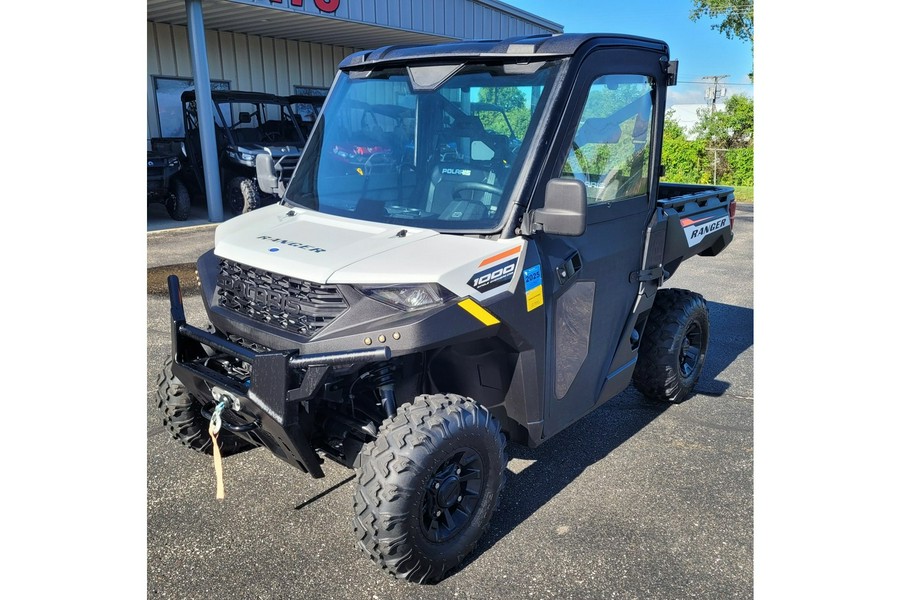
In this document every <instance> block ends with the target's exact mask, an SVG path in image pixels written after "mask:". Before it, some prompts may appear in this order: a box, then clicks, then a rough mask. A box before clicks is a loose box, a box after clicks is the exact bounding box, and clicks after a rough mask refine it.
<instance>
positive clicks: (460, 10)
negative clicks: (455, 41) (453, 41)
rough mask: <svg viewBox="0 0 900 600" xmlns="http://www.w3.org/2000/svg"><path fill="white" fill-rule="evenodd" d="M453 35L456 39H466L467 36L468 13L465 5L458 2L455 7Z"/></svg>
mask: <svg viewBox="0 0 900 600" xmlns="http://www.w3.org/2000/svg"><path fill="white" fill-rule="evenodd" d="M453 9H454V10H453V35H455V36H456V37H465V34H466V13H465V3H464V2H460V1H459V0H457V2H456V5H455V6H454V7H453Z"/></svg>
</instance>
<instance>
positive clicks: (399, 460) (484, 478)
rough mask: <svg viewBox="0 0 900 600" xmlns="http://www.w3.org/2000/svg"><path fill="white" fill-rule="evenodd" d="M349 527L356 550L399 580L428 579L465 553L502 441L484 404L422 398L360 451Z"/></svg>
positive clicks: (498, 476) (493, 488)
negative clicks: (359, 462)
mask: <svg viewBox="0 0 900 600" xmlns="http://www.w3.org/2000/svg"><path fill="white" fill-rule="evenodd" d="M360 457H361V464H360V467H359V468H358V469H357V473H356V493H355V495H354V503H353V504H354V506H353V508H354V515H353V529H354V531H355V533H356V536H357V540H358V543H359V546H360V548H361V549H362V550H363V552H364V553H365V554H367V555H368V556H369V557H370V558H371V559H372V560H373V561H375V563H376V564H377V565H379V566H380V567H381V568H382V569H384V570H386V571H388V572H389V573H391V574H392V575H394V576H395V577H398V578H400V579H408V580H410V581H415V582H418V583H429V582H435V581H438V580H440V579H442V578H443V577H444V575H445V574H446V573H447V572H448V571H449V570H451V569H452V568H454V567H456V566H457V565H459V563H460V562H461V561H462V560H463V558H465V556H466V555H467V554H468V553H469V552H471V551H472V548H474V547H475V544H476V543H477V541H478V538H479V537H481V534H482V533H483V531H484V530H485V528H486V527H487V524H488V521H489V520H490V518H491V515H492V514H493V513H494V510H495V509H496V508H497V504H498V502H499V497H500V492H501V490H502V488H503V483H504V480H505V469H506V460H507V459H506V439H505V437H504V435H503V433H501V431H500V424H499V422H498V421H497V419H495V418H494V417H492V416H491V414H490V413H489V412H488V410H487V409H486V408H484V407H483V406H479V405H478V404H476V403H475V402H474V401H473V400H471V399H469V398H463V397H462V396H456V395H452V394H450V395H423V396H419V397H417V398H416V399H415V401H414V402H413V403H412V404H406V405H404V406H402V407H400V408H399V409H398V411H397V415H396V416H395V417H394V418H393V419H389V420H386V421H385V422H384V423H383V424H382V426H381V428H380V429H379V432H378V437H377V438H376V439H375V440H374V441H372V442H369V443H368V444H366V445H365V447H364V448H363V450H362V453H361V455H360Z"/></svg>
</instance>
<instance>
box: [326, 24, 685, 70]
mask: <svg viewBox="0 0 900 600" xmlns="http://www.w3.org/2000/svg"><path fill="white" fill-rule="evenodd" d="M588 43H590V44H591V45H593V46H628V47H640V48H647V49H650V50H656V51H659V52H664V53H665V54H666V55H668V54H669V46H668V44H666V43H665V42H663V41H661V40H654V39H650V38H644V37H638V36H633V35H624V34H610V33H562V34H553V35H551V34H540V35H531V36H518V37H511V38H507V39H505V40H466V41H460V42H448V43H439V44H428V45H403V46H383V47H381V48H378V49H377V50H372V51H363V52H356V53H354V54H351V55H350V56H348V57H346V58H345V59H344V60H343V61H341V64H340V68H341V69H353V68H359V67H370V66H373V65H380V64H391V63H406V62H409V61H411V60H423V61H424V60H428V59H434V58H441V59H444V58H452V59H454V60H467V59H474V58H501V59H502V58H559V57H565V56H572V55H573V54H575V52H577V51H578V49H579V48H581V47H582V46H583V45H585V44H588Z"/></svg>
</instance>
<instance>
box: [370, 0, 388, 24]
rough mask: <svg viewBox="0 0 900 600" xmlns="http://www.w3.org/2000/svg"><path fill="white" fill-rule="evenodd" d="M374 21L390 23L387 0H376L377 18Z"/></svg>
mask: <svg viewBox="0 0 900 600" xmlns="http://www.w3.org/2000/svg"><path fill="white" fill-rule="evenodd" d="M372 22H373V23H377V24H379V25H387V24H388V3H387V0H375V19H374V20H373V21H372Z"/></svg>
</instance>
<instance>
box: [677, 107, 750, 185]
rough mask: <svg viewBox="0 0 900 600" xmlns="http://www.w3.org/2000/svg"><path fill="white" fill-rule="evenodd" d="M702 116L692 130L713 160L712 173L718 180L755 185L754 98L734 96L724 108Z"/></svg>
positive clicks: (727, 182) (717, 181)
mask: <svg viewBox="0 0 900 600" xmlns="http://www.w3.org/2000/svg"><path fill="white" fill-rule="evenodd" d="M698 116H699V117H700V120H699V121H698V122H697V125H695V126H694V128H693V129H692V130H691V132H692V133H693V134H695V135H696V137H697V141H698V142H699V143H700V144H702V145H703V147H704V148H705V152H706V154H707V155H708V159H709V160H710V161H711V162H710V167H709V168H710V173H709V174H708V175H709V176H710V177H711V178H712V180H715V182H716V183H723V184H726V185H753V99H752V98H749V97H747V96H743V95H737V96H732V97H730V98H729V99H728V101H727V102H726V103H725V106H724V109H722V110H718V111H716V112H711V111H706V110H703V111H700V112H699V113H698Z"/></svg>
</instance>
